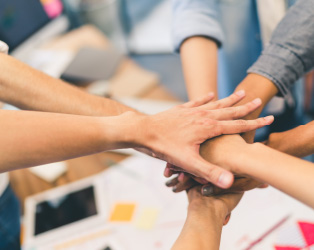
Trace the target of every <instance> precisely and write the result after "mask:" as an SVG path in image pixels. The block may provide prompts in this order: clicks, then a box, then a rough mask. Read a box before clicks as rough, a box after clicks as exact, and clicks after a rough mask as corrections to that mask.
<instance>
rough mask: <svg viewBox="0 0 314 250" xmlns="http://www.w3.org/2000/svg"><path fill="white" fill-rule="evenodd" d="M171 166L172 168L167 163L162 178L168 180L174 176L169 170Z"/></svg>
mask: <svg viewBox="0 0 314 250" xmlns="http://www.w3.org/2000/svg"><path fill="white" fill-rule="evenodd" d="M172 166H173V165H172V164H170V163H167V165H166V168H165V170H164V176H165V177H167V178H169V177H171V176H172V175H173V174H174V172H173V171H172V170H171V167H172Z"/></svg>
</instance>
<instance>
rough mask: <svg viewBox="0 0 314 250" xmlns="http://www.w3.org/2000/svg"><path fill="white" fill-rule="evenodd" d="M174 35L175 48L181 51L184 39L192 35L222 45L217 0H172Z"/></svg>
mask: <svg viewBox="0 0 314 250" xmlns="http://www.w3.org/2000/svg"><path fill="white" fill-rule="evenodd" d="M172 10H173V12H172V13H173V15H172V36H173V43H174V49H175V51H176V52H179V51H180V46H181V44H182V43H183V41H184V40H186V39H187V38H189V37H192V36H204V37H208V38H210V39H213V40H215V41H216V42H217V44H218V46H220V45H221V44H222V42H223V32H222V28H221V25H220V22H219V14H218V9H217V1H216V0H172Z"/></svg>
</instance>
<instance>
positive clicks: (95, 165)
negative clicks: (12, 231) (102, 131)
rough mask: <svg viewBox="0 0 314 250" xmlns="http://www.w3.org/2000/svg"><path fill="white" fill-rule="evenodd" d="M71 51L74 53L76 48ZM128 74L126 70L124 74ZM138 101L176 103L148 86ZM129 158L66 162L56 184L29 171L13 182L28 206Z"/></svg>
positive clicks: (97, 157)
mask: <svg viewBox="0 0 314 250" xmlns="http://www.w3.org/2000/svg"><path fill="white" fill-rule="evenodd" d="M84 29H85V28H84ZM87 30H88V32H90V29H87ZM92 30H93V29H92ZM75 32H77V31H75ZM84 32H87V31H86V29H85V30H84ZM96 36H99V34H98V33H97V32H96ZM85 37H86V36H85ZM89 37H90V36H89ZM71 39H72V38H71ZM71 39H70V40H71ZM101 39H103V38H101V36H99V37H96V39H95V40H93V39H91V41H93V42H94V41H98V42H94V43H95V44H96V45H97V46H104V45H106V44H107V41H105V40H103V43H101V42H99V40H101ZM75 41H78V39H75ZM56 44H57V45H56ZM56 44H55V45H53V46H54V47H58V46H61V47H62V45H63V46H65V45H64V44H63V40H62V41H58V42H57V43H56ZM84 45H86V41H84ZM76 46H77V45H76ZM71 48H72V49H73V47H71ZM133 69H134V70H138V72H139V67H138V66H134V67H133ZM126 71H127V70H124V73H125V72H126ZM150 74H151V73H149V72H148V73H147V74H144V77H143V78H141V79H144V78H145V79H147V78H149V77H150V76H152V75H150ZM124 78H125V77H122V79H124ZM152 79H155V78H154V76H153V77H152ZM143 86H144V84H143ZM137 97H141V98H148V99H155V100H165V101H175V100H176V98H175V97H174V96H172V95H171V94H169V93H168V92H167V91H166V89H165V88H163V87H162V86H160V85H157V84H150V85H149V88H147V86H146V87H145V91H144V92H141V93H140V94H138V96H137ZM126 157H127V156H126V155H121V154H116V153H108V152H106V153H100V154H96V155H91V156H86V157H81V158H77V159H73V160H69V161H67V162H66V164H67V167H68V171H67V172H66V173H65V174H64V175H63V176H61V177H59V178H58V179H57V180H56V181H55V182H54V183H48V182H46V181H44V180H42V179H40V178H39V177H37V176H35V175H34V174H32V173H31V172H30V171H28V170H27V169H23V170H16V171H12V172H11V173H10V182H11V186H12V188H13V189H14V191H15V193H16V195H17V196H18V198H19V200H20V202H21V204H24V200H25V198H26V197H27V196H30V195H33V194H36V193H39V192H42V191H45V190H48V189H51V188H53V187H57V186H60V185H64V184H67V183H70V182H73V181H76V180H79V179H82V178H85V177H88V176H91V175H94V174H97V173H99V172H101V171H104V170H105V169H107V168H108V167H109V166H110V165H112V163H114V162H119V161H121V160H123V159H125V158H126ZM22 210H23V208H22Z"/></svg>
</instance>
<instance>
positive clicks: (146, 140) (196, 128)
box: [0, 55, 273, 187]
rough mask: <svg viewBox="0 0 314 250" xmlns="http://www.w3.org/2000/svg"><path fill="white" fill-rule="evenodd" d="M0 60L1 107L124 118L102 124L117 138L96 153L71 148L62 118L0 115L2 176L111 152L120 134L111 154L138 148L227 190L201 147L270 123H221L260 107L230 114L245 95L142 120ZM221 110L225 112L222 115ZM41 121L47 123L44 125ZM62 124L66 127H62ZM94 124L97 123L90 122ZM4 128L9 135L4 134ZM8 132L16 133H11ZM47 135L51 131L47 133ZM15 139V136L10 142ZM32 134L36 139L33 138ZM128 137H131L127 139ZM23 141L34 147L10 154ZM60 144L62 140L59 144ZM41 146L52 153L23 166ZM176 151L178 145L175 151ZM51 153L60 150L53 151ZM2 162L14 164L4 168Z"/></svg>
mask: <svg viewBox="0 0 314 250" xmlns="http://www.w3.org/2000/svg"><path fill="white" fill-rule="evenodd" d="M0 59H1V60H0V63H1V65H0V66H1V67H0V90H1V91H0V99H1V98H2V100H3V101H6V102H8V103H10V104H13V105H16V106H17V107H19V108H22V109H28V110H39V111H48V112H59V113H72V114H77V115H88V116H98V117H99V116H114V115H115V116H116V115H120V114H125V113H126V114H125V115H123V116H121V117H112V118H111V119H112V120H109V119H107V120H106V122H107V123H108V126H109V127H108V128H107V127H106V124H103V129H104V130H105V131H111V133H112V134H113V135H115V136H116V137H114V138H107V140H106V138H103V139H102V143H103V148H99V147H98V146H96V145H99V143H96V142H95V141H92V142H93V143H95V147H96V148H94V147H90V148H89V149H84V148H83V146H82V148H76V146H77V145H76V144H75V143H74V142H77V141H78V142H80V140H78V139H77V140H74V138H80V137H78V133H79V131H77V132H76V133H75V131H74V130H73V135H72V134H71V133H70V132H71V130H70V129H69V128H70V126H73V127H75V124H73V123H71V122H70V121H71V119H72V118H71V119H70V118H63V119H65V120H66V121H67V122H60V123H58V122H57V120H58V119H59V117H57V116H56V115H54V117H52V118H50V116H49V115H48V114H46V115H47V117H46V116H45V117H44V118H42V117H43V116H44V114H41V115H39V116H40V117H38V119H39V120H40V121H42V122H39V123H38V120H37V115H38V114H34V113H28V114H27V115H25V114H21V113H19V112H18V113H16V112H15V113H12V112H10V113H9V114H8V113H6V112H4V113H1V116H2V118H3V119H1V120H3V121H5V122H3V123H2V124H1V126H2V127H3V129H2V131H10V132H11V133H10V134H9V136H5V135H3V137H2V138H6V140H4V139H3V140H2V143H3V145H7V143H11V144H10V145H12V146H11V147H8V148H7V150H9V151H7V152H3V153H2V159H3V161H2V165H3V166H6V167H4V168H5V169H4V170H12V169H16V168H21V167H27V166H34V165H38V164H42V163H47V162H52V161H59V160H63V159H65V158H72V157H78V156H81V155H86V154H91V153H96V152H100V151H104V150H107V149H112V147H113V145H112V141H113V140H116V141H117V142H121V138H120V137H121V136H120V134H123V135H124V137H123V139H124V140H123V141H122V143H120V144H118V145H116V146H115V147H113V148H121V147H136V148H140V149H141V151H144V152H146V153H148V154H150V155H152V156H154V157H158V158H160V159H163V160H166V161H168V162H170V163H171V164H175V165H180V166H182V167H183V168H184V169H186V170H187V171H189V172H192V173H194V174H197V175H201V176H202V177H203V178H205V179H206V180H207V181H211V182H213V183H216V184H217V185H218V186H220V187H227V186H226V183H227V184H228V183H229V182H230V181H229V179H232V178H233V177H232V175H231V174H230V173H229V172H228V171H226V170H224V169H222V168H219V167H217V166H214V165H213V164H211V163H209V162H206V161H205V160H204V159H203V158H202V157H201V156H200V155H199V147H200V144H201V143H203V142H204V141H206V139H208V138H212V137H214V136H218V135H221V134H230V133H241V132H244V131H248V130H252V129H256V128H258V127H261V126H264V125H268V124H270V123H271V122H272V121H273V118H272V117H269V118H267V119H258V120H256V121H248V122H245V121H226V120H232V119H237V118H239V117H242V116H245V115H247V114H248V113H250V112H252V111H254V110H255V109H256V108H257V107H258V106H259V105H261V101H260V100H259V99H256V100H255V101H254V102H250V103H248V104H246V105H244V106H242V107H237V108H231V109H230V108H229V107H230V106H232V105H234V104H235V103H237V102H239V101H240V100H241V99H243V98H244V96H245V93H244V92H243V91H240V92H237V93H235V94H233V95H231V96H230V97H228V98H225V99H223V100H219V101H216V102H209V101H210V100H211V99H212V98H213V97H214V95H213V94H210V95H208V94H207V95H206V96H203V97H201V98H199V99H198V100H195V101H191V102H189V103H186V104H183V105H180V106H178V107H175V108H173V109H171V110H169V111H167V112H162V113H159V114H157V115H155V116H145V115H142V114H140V113H138V112H135V111H128V110H130V109H129V108H128V107H126V106H124V105H121V104H120V103H118V102H115V101H113V100H110V99H106V98H99V97H95V96H92V95H89V94H87V93H85V92H83V91H80V90H78V89H77V88H74V87H71V86H69V85H67V84H65V83H64V82H62V81H60V80H56V79H54V78H51V77H49V76H47V75H45V74H42V73H40V72H38V71H36V70H34V69H32V68H30V67H28V66H27V65H25V64H23V63H21V62H19V61H17V60H15V59H14V58H11V57H9V56H7V55H0ZM21 72H22V73H21ZM29 83H31V84H29ZM22 93H23V94H22ZM221 108H225V109H223V110H221ZM216 109H220V110H219V111H218V110H216ZM50 115H51V114H50ZM19 117H22V118H23V119H20V118H19ZM125 117H128V119H125ZM114 118H116V119H114ZM54 119H55V120H56V121H55V120H54ZM82 119H83V118H82ZM16 120H20V121H23V123H24V124H25V125H23V128H24V129H23V130H21V129H20V127H19V126H16V125H14V124H15V123H16ZM45 120H47V121H49V122H44V121H45ZM113 120H114V121H115V123H114V125H112V123H113V122H112V121H113ZM117 120H118V122H117ZM73 121H75V119H73ZM65 123H66V125H64V124H65ZM77 123H78V124H81V125H82V123H83V121H81V120H80V121H77ZM95 123H97V122H96V121H95ZM91 124H92V123H91ZM26 125H27V126H26ZM63 126H64V127H63ZM90 126H92V125H90ZM9 127H10V130H8V129H5V128H9ZM13 127H14V128H15V130H13V129H12V128H13ZM171 127H174V128H176V129H175V130H174V131H171V130H169V128H171ZM33 128H36V129H33ZM54 129H55V130H54ZM47 131H50V133H48V132H47ZM53 131H54V132H53ZM65 131H66V132H65ZM122 131H123V133H122ZM40 133H42V134H40ZM58 133H59V134H58ZM15 134H16V136H14V135H15ZM25 134H26V135H25ZM35 134H36V137H35V136H34V135H35ZM32 135H33V137H32ZM48 135H50V136H48ZM66 135H68V136H66ZM130 135H132V136H133V137H130ZM160 135H163V136H160ZM71 136H72V137H71ZM119 136H120V137H119ZM24 137H25V138H27V140H25V141H32V144H33V145H34V147H31V146H30V145H28V147H17V148H14V147H13V145H16V144H17V145H20V143H18V142H19V138H24ZM42 138H49V139H50V140H53V139H54V138H59V139H58V140H56V142H54V143H52V142H51V141H44V140H43V139H42ZM61 138H65V139H64V140H61ZM91 138H92V137H91ZM81 140H82V142H84V143H81V145H84V144H86V145H90V144H88V143H86V139H85V138H81ZM43 141H44V143H46V144H45V145H46V148H48V149H47V150H50V149H49V145H51V147H52V148H53V149H54V150H53V152H50V151H49V152H43V153H42V154H37V158H36V157H35V159H33V158H31V157H30V158H31V159H30V160H29V161H23V156H24V157H26V156H28V155H29V154H32V153H34V152H36V150H39V149H40V144H41V143H43ZM50 143H51V144H50ZM56 143H60V145H61V146H62V145H63V146H62V147H58V146H57V145H59V144H56ZM64 145H66V146H64ZM177 145H180V150H179V149H178V147H177ZM181 147H182V148H184V154H183V155H184V157H182V149H181ZM56 148H58V149H59V150H56ZM64 148H68V151H67V150H64ZM16 152H19V154H18V155H21V157H19V156H16ZM74 152H77V153H74ZM13 156H14V159H13ZM46 156H47V159H46V160H44V159H40V157H42V158H44V157H46ZM191 159H192V160H191ZM0 160H1V159H0ZM7 162H13V163H11V164H6V163H7ZM23 162H25V164H24V163H23ZM207 168H209V169H214V170H215V172H216V175H208V171H206V169H207ZM221 176H224V178H221Z"/></svg>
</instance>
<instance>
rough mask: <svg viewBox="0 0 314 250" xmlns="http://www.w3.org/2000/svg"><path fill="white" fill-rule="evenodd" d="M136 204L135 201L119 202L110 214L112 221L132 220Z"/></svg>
mask: <svg viewBox="0 0 314 250" xmlns="http://www.w3.org/2000/svg"><path fill="white" fill-rule="evenodd" d="M135 207H136V205H135V204H133V203H117V204H115V206H114V208H113V211H112V213H111V215H110V218H109V221H110V222H130V221H131V220H132V217H133V213H134V210H135Z"/></svg>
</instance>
